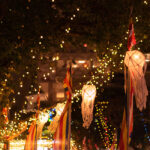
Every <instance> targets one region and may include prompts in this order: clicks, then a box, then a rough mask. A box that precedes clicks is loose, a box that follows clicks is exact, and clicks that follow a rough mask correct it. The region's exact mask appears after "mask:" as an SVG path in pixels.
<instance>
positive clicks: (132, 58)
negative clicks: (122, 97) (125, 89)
mask: <svg viewBox="0 0 150 150" xmlns="http://www.w3.org/2000/svg"><path fill="white" fill-rule="evenodd" d="M124 63H125V65H126V66H127V67H128V70H129V72H130V76H131V79H132V82H133V91H134V95H135V100H136V106H137V108H139V110H140V111H142V110H143V108H146V100H147V95H148V90H147V86H146V82H145V78H144V74H145V71H146V62H145V56H144V55H143V54H142V53H141V52H140V51H138V50H133V51H127V53H126V56H125V59H124Z"/></svg>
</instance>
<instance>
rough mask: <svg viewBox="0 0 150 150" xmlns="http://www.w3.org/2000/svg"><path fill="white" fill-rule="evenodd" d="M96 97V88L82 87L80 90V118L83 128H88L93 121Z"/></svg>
mask: <svg viewBox="0 0 150 150" xmlns="http://www.w3.org/2000/svg"><path fill="white" fill-rule="evenodd" d="M95 96H96V87H95V85H84V86H83V88H82V104H81V111H82V118H83V127H85V128H87V129H88V128H89V126H90V124H91V122H92V120H93V107H94V100H95Z"/></svg>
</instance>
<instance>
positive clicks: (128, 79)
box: [127, 69, 131, 150]
mask: <svg viewBox="0 0 150 150" xmlns="http://www.w3.org/2000/svg"><path fill="white" fill-rule="evenodd" d="M127 72H128V73H127V74H128V75H127V150H128V149H129V116H130V89H131V77H130V72H129V69H128V71H127Z"/></svg>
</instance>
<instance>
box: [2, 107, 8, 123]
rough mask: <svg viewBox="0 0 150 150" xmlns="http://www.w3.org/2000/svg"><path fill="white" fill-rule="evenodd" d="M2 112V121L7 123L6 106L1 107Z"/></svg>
mask: <svg viewBox="0 0 150 150" xmlns="http://www.w3.org/2000/svg"><path fill="white" fill-rule="evenodd" d="M2 114H3V116H4V123H5V124H7V123H8V108H7V107H4V108H3V110H2Z"/></svg>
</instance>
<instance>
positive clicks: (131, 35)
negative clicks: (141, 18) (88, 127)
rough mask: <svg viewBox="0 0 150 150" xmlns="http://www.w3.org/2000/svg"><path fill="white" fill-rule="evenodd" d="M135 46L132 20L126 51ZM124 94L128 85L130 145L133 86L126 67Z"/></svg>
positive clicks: (128, 131) (129, 137) (128, 133)
mask: <svg viewBox="0 0 150 150" xmlns="http://www.w3.org/2000/svg"><path fill="white" fill-rule="evenodd" d="M135 44H136V39H135V34H134V27H133V22H132V18H131V19H130V23H129V37H128V51H131V50H132V47H133V46H134V45H135ZM124 76H125V93H126V88H127V87H126V85H127V83H128V85H127V86H128V90H127V92H128V93H127V101H128V102H129V106H127V107H129V112H128V115H129V116H128V117H129V123H128V129H127V135H128V137H127V139H128V140H129V141H128V142H127V144H128V143H130V141H131V136H132V132H133V92H134V91H133V85H132V79H131V76H130V75H129V70H128V81H126V67H125V73H124Z"/></svg>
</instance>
